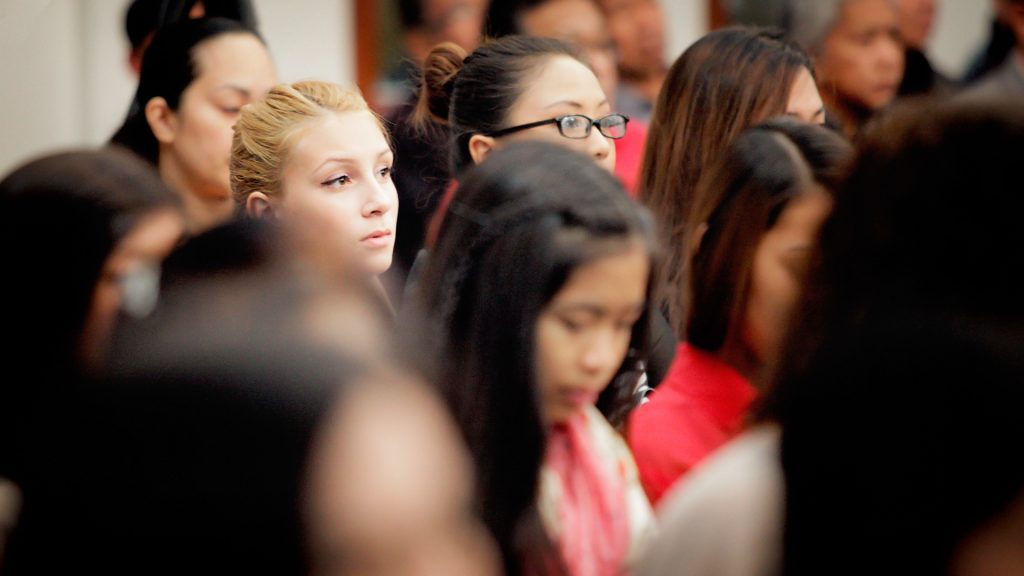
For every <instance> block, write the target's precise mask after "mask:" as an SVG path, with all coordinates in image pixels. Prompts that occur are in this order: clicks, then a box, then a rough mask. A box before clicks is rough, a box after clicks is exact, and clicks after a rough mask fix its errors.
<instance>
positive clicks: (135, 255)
mask: <svg viewBox="0 0 1024 576" xmlns="http://www.w3.org/2000/svg"><path fill="white" fill-rule="evenodd" d="M184 231H185V224H184V222H183V221H182V218H181V214H180V213H179V212H178V211H177V210H175V209H171V208H161V209H158V210H155V211H153V212H152V213H151V214H147V215H145V216H143V217H142V218H140V219H139V221H138V223H137V224H136V225H135V227H134V228H133V229H132V230H131V232H129V233H128V234H127V235H126V236H125V237H124V238H122V239H121V241H120V242H118V243H117V245H116V246H114V249H113V251H112V252H111V253H110V256H108V257H107V260H106V262H104V264H103V269H102V270H101V271H100V276H99V279H98V280H97V282H96V288H95V290H94V291H93V294H92V303H91V305H90V306H89V313H88V315H87V316H86V319H85V324H84V325H83V327H82V334H81V336H80V338H79V345H78V348H79V356H80V359H81V360H82V361H83V362H84V363H85V364H86V365H88V366H91V367H99V366H100V365H101V364H102V362H103V358H104V357H105V355H106V352H107V346H108V344H109V342H110V335H111V333H112V332H113V329H114V323H115V321H116V320H117V313H118V310H119V309H120V308H121V302H122V299H123V298H124V294H123V292H122V290H123V282H124V280H125V279H126V278H128V277H129V276H131V275H132V274H135V273H140V272H143V271H145V269H146V268H152V267H156V266H159V264H160V262H162V261H163V259H164V258H166V257H167V255H168V254H170V253H171V250H172V249H173V248H174V246H175V245H176V244H177V242H178V240H179V239H180V238H181V236H182V234H183V233H184Z"/></svg>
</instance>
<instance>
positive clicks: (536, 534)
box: [421, 142, 654, 574]
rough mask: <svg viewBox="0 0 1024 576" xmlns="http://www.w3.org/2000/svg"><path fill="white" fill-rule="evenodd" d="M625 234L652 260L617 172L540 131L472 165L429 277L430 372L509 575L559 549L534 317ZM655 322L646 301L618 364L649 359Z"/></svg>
mask: <svg viewBox="0 0 1024 576" xmlns="http://www.w3.org/2000/svg"><path fill="white" fill-rule="evenodd" d="M630 242H641V243H642V244H643V245H644V246H645V247H646V249H647V251H648V253H649V254H650V255H651V259H652V260H653V259H654V240H653V231H652V225H651V223H650V221H649V219H648V218H647V215H646V213H645V212H644V211H643V209H641V208H639V207H637V206H636V205H635V204H634V203H632V201H631V200H630V199H629V198H628V197H627V196H626V195H625V194H624V193H623V191H622V187H621V184H619V183H618V181H617V180H615V178H614V176H612V175H610V174H609V173H608V172H606V171H605V170H603V169H602V168H600V167H599V166H597V165H596V164H595V163H594V162H593V161H592V160H591V159H589V158H586V157H584V156H583V155H580V154H578V153H576V152H573V151H570V150H567V149H565V148H564V147H561V146H557V145H554V144H550V143H541V142H523V143H515V144H512V145H510V146H508V147H506V148H503V149H501V150H499V151H497V152H495V153H493V154H492V155H490V156H488V159H487V161H486V162H484V163H483V164H481V165H480V166H478V167H475V168H473V169H472V170H470V171H468V172H467V173H466V176H465V178H464V179H463V180H462V181H461V185H460V188H459V196H458V198H457V199H456V200H455V201H454V202H453V203H452V206H451V207H450V208H449V211H448V213H447V215H446V217H445V220H444V223H443V225H442V229H441V236H440V238H439V241H438V244H437V247H436V251H435V253H434V256H433V258H432V260H431V262H430V265H429V267H428V268H427V271H426V272H425V276H424V279H423V282H422V284H421V286H423V287H424V291H423V294H422V298H423V305H424V308H425V310H426V314H427V315H428V317H429V318H430V319H431V322H430V323H429V324H428V326H429V327H430V330H429V332H428V333H429V335H430V337H431V338H435V339H436V341H437V342H438V344H437V345H436V347H432V348H431V349H430V353H429V354H428V356H430V357H433V358H438V359H440V360H439V363H440V365H439V366H438V367H437V369H436V376H435V381H436V382H439V383H441V386H442V389H443V393H444V395H445V397H446V398H447V400H448V402H449V405H450V407H451V409H452V412H453V414H454V416H455V419H456V421H457V422H458V423H459V425H460V427H461V429H462V432H463V433H464V435H465V438H466V441H467V443H468V445H469V447H470V452H471V453H472V455H473V457H474V460H475V464H476V471H477V481H478V506H479V510H480V513H481V515H482V517H483V519H484V521H485V523H486V524H487V526H488V528H489V529H490V530H491V532H492V533H493V534H494V536H495V538H496V540H497V542H498V544H499V546H500V547H501V551H502V554H503V557H504V561H505V567H506V573H508V574H519V573H522V568H523V564H524V562H525V563H526V564H527V565H529V567H531V568H536V569H543V568H544V566H549V564H547V563H548V562H550V561H551V559H552V556H551V554H553V553H555V550H556V548H555V547H554V546H553V544H552V543H550V542H548V541H547V537H546V536H545V534H544V530H543V527H542V525H541V523H540V517H539V514H538V512H537V509H536V507H535V501H536V496H537V478H538V472H539V470H540V467H541V464H542V462H543V455H544V449H545V438H546V432H545V427H544V424H543V422H542V418H541V408H540V405H539V396H538V390H537V379H536V370H537V368H536V365H535V358H536V350H535V345H536V344H535V341H534V335H535V330H536V324H537V320H538V317H539V316H540V314H541V312H542V311H543V309H544V308H545V306H546V305H547V303H548V302H549V301H550V300H551V299H552V298H553V297H554V296H555V294H556V293H557V292H558V291H559V290H560V289H561V288H562V286H563V285H564V284H565V282H566V281H567V279H568V278H569V276H570V275H571V274H572V273H573V271H574V270H575V269H577V268H578V267H580V266H583V265H585V264H586V263H587V262H589V261H592V260H594V259H596V258H600V257H602V256H605V255H608V254H612V253H615V252H616V251H619V250H622V249H624V248H625V247H627V246H629V243H630ZM652 270H653V268H652ZM652 275H653V274H652ZM648 285H649V287H648V294H650V286H653V280H651V279H649V283H648ZM647 326H648V312H647V311H645V312H644V314H643V316H642V317H641V318H640V319H639V320H638V321H637V322H636V324H635V326H634V329H633V337H632V342H633V348H634V350H635V352H636V354H635V355H634V356H632V357H627V358H626V360H625V362H624V364H623V367H622V369H621V370H620V371H624V370H627V369H630V368H633V366H634V365H635V362H636V361H637V360H642V359H643V358H644V355H645V350H646V338H647ZM616 392H617V391H616V390H615V386H609V388H608V389H606V391H605V394H604V395H603V398H602V400H605V401H606V400H607V399H608V398H609V397H611V396H614V395H615V394H616ZM555 561H556V562H557V560H555Z"/></svg>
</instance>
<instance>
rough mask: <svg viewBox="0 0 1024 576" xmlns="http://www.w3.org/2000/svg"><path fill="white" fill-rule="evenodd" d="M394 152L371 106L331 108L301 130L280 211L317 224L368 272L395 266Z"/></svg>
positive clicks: (285, 170) (286, 170)
mask: <svg viewBox="0 0 1024 576" xmlns="http://www.w3.org/2000/svg"><path fill="white" fill-rule="evenodd" d="M392 162H394V155H393V154H392V152H391V148H390V146H388V142H387V140H386V139H385V138H384V133H383V132H382V131H381V128H380V125H379V124H378V123H377V120H376V118H374V116H373V115H372V114H371V113H370V112H367V111H357V112H337V113H330V114H327V115H325V116H323V117H322V118H317V119H315V120H312V121H311V123H310V124H309V125H308V126H307V127H305V128H304V129H303V131H302V135H301V137H300V138H299V139H298V141H297V142H296V143H295V145H294V146H293V147H292V149H291V151H290V153H289V154H288V157H287V159H286V160H285V162H284V165H283V167H282V176H281V195H280V197H279V200H277V202H278V205H277V213H278V214H279V215H280V217H281V218H282V219H283V220H284V221H285V222H291V223H292V224H293V225H296V226H308V225H316V226H320V227H321V229H323V230H325V231H326V232H328V233H329V234H331V236H332V240H333V241H335V242H336V243H337V246H338V248H339V250H341V251H342V253H344V254H349V255H351V256H352V257H353V258H354V259H355V260H356V262H355V263H356V265H357V266H360V267H362V268H364V269H365V270H366V271H367V272H368V273H370V274H380V273H382V272H384V271H385V270H387V269H388V268H389V267H391V255H392V251H393V250H394V246H395V226H396V220H397V218H398V193H397V192H396V190H395V184H394V182H393V181H392V180H391V165H392Z"/></svg>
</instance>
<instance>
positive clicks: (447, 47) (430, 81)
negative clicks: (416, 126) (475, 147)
mask: <svg viewBox="0 0 1024 576" xmlns="http://www.w3.org/2000/svg"><path fill="white" fill-rule="evenodd" d="M465 59H466V51H465V50H463V49H462V47H461V46H459V45H458V44H454V43H452V42H443V43H441V44H438V45H437V46H435V47H434V49H433V50H431V51H430V54H428V55H427V58H426V60H425V61H424V62H423V79H422V82H421V85H420V95H419V101H418V102H417V105H416V118H417V120H418V121H420V122H422V121H425V120H431V121H434V122H437V123H439V124H442V125H447V124H448V108H449V104H450V103H451V96H452V88H453V87H454V86H455V78H456V77H457V76H458V74H459V71H460V70H462V63H463V61H464V60H465Z"/></svg>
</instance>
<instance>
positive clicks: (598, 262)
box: [535, 240, 650, 425]
mask: <svg viewBox="0 0 1024 576" xmlns="http://www.w3.org/2000/svg"><path fill="white" fill-rule="evenodd" d="M649 274H650V260H649V257H648V255H647V251H646V250H645V249H644V246H643V245H642V244H641V243H640V242H639V241H637V240H633V241H630V242H629V243H628V244H627V246H626V248H625V249H623V250H620V251H616V252H612V253H611V254H609V255H606V256H602V257H599V258H597V259H595V260H593V261H590V262H587V263H585V264H583V265H581V266H580V267H578V268H576V269H575V270H574V271H573V272H572V273H571V274H570V275H569V278H568V280H567V281H566V283H565V284H564V285H563V286H562V288H561V289H560V290H559V291H558V293H557V294H555V296H554V298H552V299H551V301H550V302H548V304H547V305H546V306H545V307H544V310H543V311H542V312H541V314H540V317H539V318H538V319H537V328H536V344H535V345H536V350H537V352H536V355H537V356H536V358H537V367H538V368H537V370H538V383H539V387H540V395H541V408H542V412H543V418H544V421H545V422H546V423H547V424H548V425H553V424H558V423H561V422H565V421H566V420H568V419H569V418H571V417H573V416H574V415H576V414H578V413H580V412H581V411H582V410H584V408H585V407H586V406H588V405H593V404H594V402H596V401H597V397H598V395H599V394H600V393H601V391H602V390H604V388H605V387H606V386H608V383H609V382H610V381H611V379H612V377H613V376H614V375H615V372H616V371H617V370H618V369H619V367H620V366H621V365H622V361H623V360H624V359H625V357H626V352H627V351H628V349H629V344H630V338H631V336H632V333H633V325H634V324H635V323H636V321H637V319H638V318H640V315H641V314H642V313H643V310H644V306H645V304H646V296H647V279H648V276H649Z"/></svg>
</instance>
